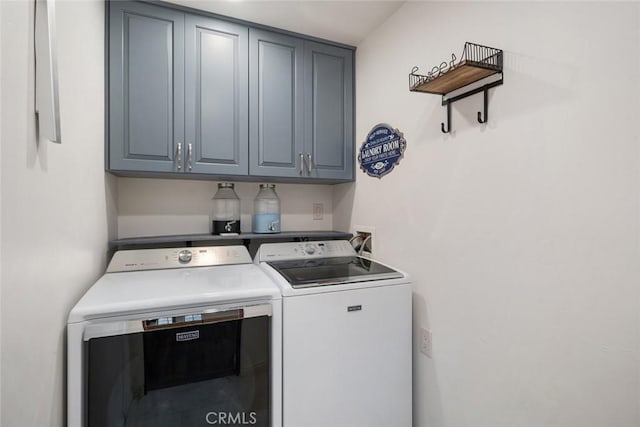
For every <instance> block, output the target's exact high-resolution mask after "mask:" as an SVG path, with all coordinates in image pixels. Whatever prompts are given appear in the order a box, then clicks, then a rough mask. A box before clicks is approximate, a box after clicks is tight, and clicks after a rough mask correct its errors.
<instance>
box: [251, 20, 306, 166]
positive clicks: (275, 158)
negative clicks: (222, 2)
mask: <svg viewBox="0 0 640 427" xmlns="http://www.w3.org/2000/svg"><path fill="white" fill-rule="evenodd" d="M303 59H304V58H303V41H302V40H301V39H297V38H293V37H288V36H285V35H281V34H274V33H270V32H267V31H261V30H254V29H251V30H250V31H249V105H250V106H249V111H250V126H249V132H250V137H249V138H250V143H249V162H250V166H249V173H250V174H251V175H263V176H280V177H299V176H302V164H301V163H300V154H301V153H302V142H303V120H304V119H303V99H304V98H303V92H302V91H303V89H302V83H303V82H302V64H303Z"/></svg>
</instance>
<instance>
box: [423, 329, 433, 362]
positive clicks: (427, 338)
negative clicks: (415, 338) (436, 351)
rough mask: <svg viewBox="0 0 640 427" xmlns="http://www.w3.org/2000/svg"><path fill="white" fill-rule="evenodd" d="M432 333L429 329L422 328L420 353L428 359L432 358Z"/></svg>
mask: <svg viewBox="0 0 640 427" xmlns="http://www.w3.org/2000/svg"><path fill="white" fill-rule="evenodd" d="M432 344H433V341H432V339H431V331H430V330H429V329H425V328H420V353H422V354H424V355H425V356H427V357H428V358H431V357H432Z"/></svg>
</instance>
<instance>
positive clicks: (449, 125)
mask: <svg viewBox="0 0 640 427" xmlns="http://www.w3.org/2000/svg"><path fill="white" fill-rule="evenodd" d="M440 130H442V133H449V132H450V131H451V103H450V102H447V129H446V130H445V128H444V123H440Z"/></svg>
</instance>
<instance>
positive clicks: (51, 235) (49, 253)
mask: <svg viewBox="0 0 640 427" xmlns="http://www.w3.org/2000/svg"><path fill="white" fill-rule="evenodd" d="M1 4H2V6H1V7H2V49H1V57H2V114H3V122H2V131H1V135H2V147H1V149H2V168H1V176H2V187H1V188H2V191H1V196H2V197H1V199H2V245H1V246H2V260H1V263H0V267H1V269H2V271H1V274H2V276H1V279H2V305H1V314H2V317H1V325H2V356H1V364H0V366H1V369H2V383H1V390H2V419H1V424H2V425H3V426H7V427H13V426H20V427H32V426H33V427H42V426H62V425H63V422H64V401H65V399H64V396H65V388H64V386H65V380H64V373H65V369H64V367H65V356H66V353H65V338H64V331H65V326H66V317H67V314H68V312H69V310H70V309H71V307H72V306H73V304H75V302H76V301H77V300H78V298H79V297H80V296H81V295H82V293H83V292H84V291H85V289H87V288H88V287H89V286H90V285H91V283H92V282H93V281H94V280H95V279H96V278H97V277H98V276H99V275H100V273H101V272H102V271H103V269H104V264H105V253H106V248H107V240H108V234H109V227H110V226H111V228H115V224H114V221H115V214H114V213H113V211H112V206H111V204H112V202H111V200H112V199H113V197H114V196H113V195H112V194H111V192H110V186H113V184H114V181H113V180H111V181H106V180H105V174H104V154H103V152H104V151H103V147H104V32H103V28H104V4H103V3H102V2H96V1H89V2H85V1H83V2H68V1H59V2H57V10H56V12H57V34H58V48H59V51H58V52H59V57H58V69H59V78H60V80H59V89H60V107H61V130H62V145H57V144H53V143H50V142H48V141H43V140H41V141H36V137H35V127H34V118H33V75H34V68H33V51H32V46H33V2H27V1H19V2H1ZM110 221H111V225H109V222H110ZM113 234H115V232H113Z"/></svg>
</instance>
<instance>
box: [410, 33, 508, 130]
mask: <svg viewBox="0 0 640 427" xmlns="http://www.w3.org/2000/svg"><path fill="white" fill-rule="evenodd" d="M502 56H503V52H502V50H500V49H496V48H493V47H488V46H483V45H479V44H476V43H470V42H466V43H465V45H464V50H463V53H462V58H461V59H460V62H458V63H457V64H455V63H454V61H455V56H454V60H453V61H451V63H449V64H447V63H446V62H443V63H442V64H441V66H440V67H434V68H433V69H432V71H431V72H430V73H429V74H427V75H421V74H417V71H418V68H417V67H414V68H413V70H412V71H411V73H410V74H409V90H410V91H411V92H423V93H431V94H436V95H442V105H443V106H446V107H447V126H446V128H445V125H444V123H442V124H441V130H442V132H444V133H448V132H449V131H450V130H451V104H452V103H453V102H455V101H458V100H460V99H462V98H466V97H468V96H471V95H474V94H476V93H480V92H484V117H483V115H482V113H481V112H478V122H480V123H486V122H487V120H488V113H489V112H488V90H489V88H492V87H495V86H499V85H501V84H502V83H503V82H504V77H503V73H502ZM497 74H499V79H498V80H492V81H491V82H489V83H486V84H484V85H481V86H479V87H477V86H475V85H474V86H473V87H471V85H473V84H474V83H477V82H480V81H482V80H484V79H486V78H487V77H491V76H493V75H497ZM466 87H469V90H464V88H466ZM458 90H461V91H462V92H461V93H459V94H456V95H455V96H453V97H450V96H448V95H449V94H451V93H452V92H455V91H458Z"/></svg>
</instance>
